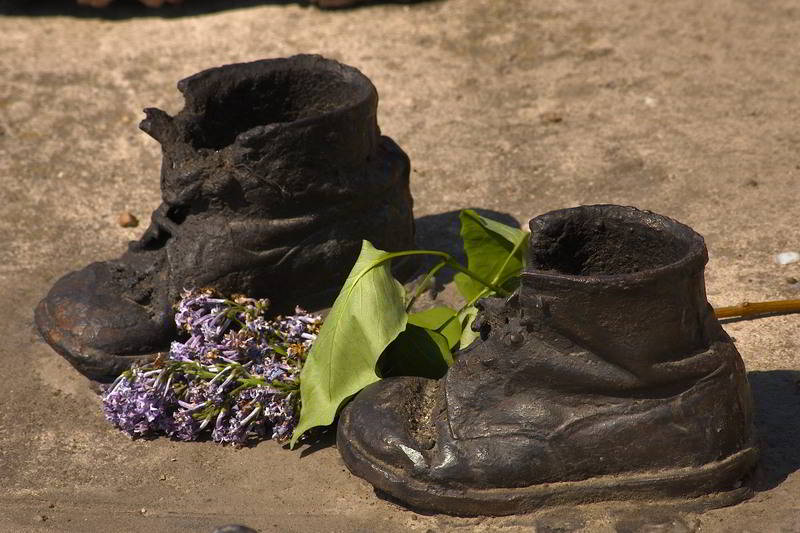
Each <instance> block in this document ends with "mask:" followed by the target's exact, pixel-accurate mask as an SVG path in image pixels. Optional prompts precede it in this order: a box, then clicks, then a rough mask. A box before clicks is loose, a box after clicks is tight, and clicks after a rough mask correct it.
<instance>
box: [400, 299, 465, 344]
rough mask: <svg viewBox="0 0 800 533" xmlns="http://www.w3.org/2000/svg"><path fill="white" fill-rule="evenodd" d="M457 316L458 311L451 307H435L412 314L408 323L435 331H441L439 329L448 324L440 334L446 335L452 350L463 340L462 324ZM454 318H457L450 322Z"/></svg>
mask: <svg viewBox="0 0 800 533" xmlns="http://www.w3.org/2000/svg"><path fill="white" fill-rule="evenodd" d="M456 315H457V313H456V311H455V310H453V309H450V308H449V307H433V308H431V309H426V310H425V311H420V312H419V313H411V314H410V315H408V323H409V324H414V325H415V326H420V327H423V328H427V329H432V330H435V331H439V328H441V327H442V325H443V324H445V323H446V324H447V325H446V326H445V327H444V329H442V330H441V331H439V333H441V334H442V335H444V337H445V338H446V339H447V345H448V347H449V348H450V349H451V350H452V349H453V348H455V346H456V344H458V341H459V339H460V338H461V323H460V322H459V320H458V319H457V317H456ZM453 317H456V318H454V319H453V320H450V319H451V318H453ZM448 321H449V322H448Z"/></svg>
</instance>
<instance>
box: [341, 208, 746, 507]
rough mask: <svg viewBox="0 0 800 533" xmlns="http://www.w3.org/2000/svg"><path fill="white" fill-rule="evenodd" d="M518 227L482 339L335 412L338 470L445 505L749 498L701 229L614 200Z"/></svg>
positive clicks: (731, 353) (734, 359)
mask: <svg viewBox="0 0 800 533" xmlns="http://www.w3.org/2000/svg"><path fill="white" fill-rule="evenodd" d="M530 228H531V237H530V239H531V240H530V242H531V246H530V252H529V257H528V263H527V267H526V269H525V271H524V272H523V275H522V283H521V287H520V289H519V291H518V292H517V293H515V295H514V296H512V297H511V298H509V299H508V300H505V301H504V300H500V299H487V300H483V301H482V302H481V304H480V308H481V312H480V313H479V315H478V318H477V319H476V321H475V323H474V326H473V327H474V328H476V331H480V333H481V338H480V340H477V341H476V342H475V343H473V344H472V345H471V346H469V347H468V348H467V349H465V350H462V351H461V352H460V353H458V354H456V363H455V364H454V365H453V366H452V367H451V368H450V369H449V371H448V373H447V374H446V375H445V377H444V378H442V379H441V380H438V381H434V380H426V379H421V378H411V377H404V378H390V379H387V380H384V381H381V382H377V383H375V384H373V385H371V386H369V387H367V388H366V389H365V390H363V391H362V392H361V393H360V394H359V395H358V396H357V397H356V398H355V399H354V400H353V401H352V403H350V404H349V405H348V406H347V407H345V409H344V410H343V412H342V415H341V418H340V421H339V429H338V447H339V450H340V452H341V454H342V457H343V459H344V462H345V463H346V464H347V466H348V467H349V468H350V470H351V471H352V472H353V473H355V474H356V475H358V476H361V477H363V478H364V479H366V480H367V481H369V482H370V483H372V484H373V485H374V486H375V487H376V488H378V489H380V490H381V491H384V492H386V493H388V494H390V495H391V496H394V497H395V498H397V499H399V500H401V501H403V502H405V503H407V504H408V505H410V506H412V507H414V508H419V509H425V510H431V511H437V512H443V513H449V514H459V515H478V514H489V515H502V514H511V513H523V512H528V511H531V510H535V509H537V508H541V507H545V506H550V505H563V504H576V503H583V502H594V501H603V500H625V501H628V500H645V501H650V502H652V501H660V502H672V503H681V504H686V505H687V506H688V507H690V508H697V507H701V508H702V507H714V506H723V505H729V504H732V503H735V502H737V501H740V500H741V499H744V498H746V497H747V496H748V495H749V494H750V489H749V488H748V487H747V486H746V485H743V481H745V480H746V478H747V477H748V475H749V473H750V471H751V469H752V468H753V466H754V464H755V461H756V457H757V450H756V448H755V446H754V445H753V433H752V427H751V422H752V420H751V411H752V400H751V396H750V390H749V386H748V383H747V379H746V376H745V369H744V365H743V363H742V359H741V357H740V356H739V353H738V352H737V351H736V348H735V347H734V345H733V342H732V341H731V339H730V338H729V337H728V336H727V335H726V334H725V332H724V331H723V330H722V328H721V327H720V325H719V323H718V322H717V320H716V319H715V317H714V314H713V310H712V309H711V307H710V306H709V304H708V302H707V301H706V295H705V284H704V279H703V270H704V266H705V263H706V262H707V258H708V256H707V252H706V247H705V243H704V241H703V238H702V237H701V236H700V235H698V234H697V233H695V232H694V231H692V229H691V228H689V227H687V226H684V225H683V224H680V223H678V222H676V221H674V220H672V219H669V218H666V217H663V216H660V215H656V214H654V213H649V212H646V211H639V210H637V209H634V208H631V207H620V206H613V205H597V206H584V207H578V208H574V209H564V210H560V211H554V212H551V213H548V214H545V215H542V216H540V217H537V218H534V219H533V220H531V222H530Z"/></svg>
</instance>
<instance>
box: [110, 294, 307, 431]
mask: <svg viewBox="0 0 800 533" xmlns="http://www.w3.org/2000/svg"><path fill="white" fill-rule="evenodd" d="M268 307H269V301H268V300H256V299H252V298H247V297H244V296H234V297H232V298H231V299H227V298H223V297H222V296H221V295H219V294H216V293H215V292H214V291H213V290H209V289H203V290H196V291H184V293H183V295H182V299H181V301H180V302H179V303H178V305H177V306H176V314H175V324H176V325H177V327H178V330H179V332H180V333H181V335H182V339H181V341H175V342H173V343H172V345H171V347H170V351H169V353H168V354H166V355H161V356H159V357H158V358H157V359H156V360H155V361H154V362H152V363H148V364H146V365H142V366H134V367H132V368H131V369H130V370H127V371H126V372H124V373H123V374H122V375H120V376H119V377H118V378H117V379H116V380H115V381H114V383H112V384H111V385H110V386H109V387H108V388H107V389H106V390H105V392H104V394H103V409H104V411H105V415H106V418H107V419H108V420H109V421H110V422H111V423H112V424H114V425H115V426H116V427H118V428H119V429H121V430H122V431H124V432H126V433H128V434H129V435H130V436H131V437H148V436H154V435H159V434H164V435H168V436H170V437H172V438H175V439H178V440H184V441H190V440H195V439H197V438H198V437H199V436H201V435H202V434H204V433H210V435H211V438H212V439H213V440H214V441H216V442H221V443H230V444H234V445H242V444H244V443H245V442H246V441H247V439H248V438H268V437H271V438H274V439H276V440H279V441H284V440H286V439H288V438H289V437H291V435H292V431H293V430H294V427H295V425H296V424H297V420H298V417H299V414H300V413H299V410H300V401H299V400H300V387H299V375H300V370H301V369H302V367H303V363H304V362H305V359H306V356H307V354H308V353H309V350H310V348H311V345H312V343H313V342H314V340H315V339H316V335H317V333H318V332H319V328H320V327H321V325H322V318H321V317H320V316H314V315H311V314H308V313H306V312H305V311H303V310H302V309H300V308H297V309H296V310H295V314H294V315H291V316H286V317H280V316H279V317H277V318H275V319H272V320H268V319H267V318H266V312H267V309H268Z"/></svg>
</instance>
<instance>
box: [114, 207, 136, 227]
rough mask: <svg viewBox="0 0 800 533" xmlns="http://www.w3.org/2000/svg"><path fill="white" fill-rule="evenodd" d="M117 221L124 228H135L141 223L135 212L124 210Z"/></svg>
mask: <svg viewBox="0 0 800 533" xmlns="http://www.w3.org/2000/svg"><path fill="white" fill-rule="evenodd" d="M117 223H118V224H119V225H120V226H122V227H123V228H135V227H136V226H138V225H139V219H138V218H136V217H135V216H133V213H130V212H128V211H124V212H122V213H120V214H119V217H117Z"/></svg>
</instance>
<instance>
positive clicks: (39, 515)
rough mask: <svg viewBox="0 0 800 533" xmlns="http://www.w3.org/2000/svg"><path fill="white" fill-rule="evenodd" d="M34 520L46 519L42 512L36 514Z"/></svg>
mask: <svg viewBox="0 0 800 533" xmlns="http://www.w3.org/2000/svg"><path fill="white" fill-rule="evenodd" d="M34 520H36V521H37V522H44V521H46V520H47V516H46V515H43V514H37V515H36V517H35V518H34Z"/></svg>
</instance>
